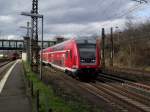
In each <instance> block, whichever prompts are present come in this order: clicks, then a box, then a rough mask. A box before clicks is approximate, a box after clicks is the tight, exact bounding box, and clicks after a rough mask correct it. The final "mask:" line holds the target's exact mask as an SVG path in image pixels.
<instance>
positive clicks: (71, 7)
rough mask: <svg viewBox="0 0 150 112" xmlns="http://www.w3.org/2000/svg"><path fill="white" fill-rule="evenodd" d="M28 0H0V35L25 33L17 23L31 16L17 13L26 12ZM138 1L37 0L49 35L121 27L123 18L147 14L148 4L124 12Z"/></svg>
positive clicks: (17, 35) (28, 8)
mask: <svg viewBox="0 0 150 112" xmlns="http://www.w3.org/2000/svg"><path fill="white" fill-rule="evenodd" d="M31 4H32V0H0V35H1V38H2V36H5V37H7V38H9V39H12V38H17V39H18V38H21V36H23V35H25V34H26V31H25V30H24V29H20V28H19V26H24V25H26V22H27V21H30V18H29V17H23V16H21V15H20V13H21V12H22V11H27V12H29V11H30V10H31ZM137 5H138V4H137V3H135V2H133V1H131V0H39V13H40V14H43V15H44V35H45V38H46V39H49V38H50V37H51V36H53V35H65V36H72V35H84V34H100V29H101V28H102V27H105V28H107V29H108V28H109V27H111V26H113V27H115V26H119V27H120V28H121V29H122V28H123V27H124V22H125V21H126V18H132V19H134V20H136V21H138V20H141V18H142V19H143V18H149V17H150V7H149V5H150V4H148V5H143V6H141V7H139V8H137V9H136V10H135V11H133V12H132V13H130V14H127V13H128V12H129V11H131V10H132V9H133V8H135V7H136V6H137ZM137 7H138V6H137ZM124 14H125V16H123V15H124ZM39 24H40V22H39ZM39 28H40V26H39Z"/></svg>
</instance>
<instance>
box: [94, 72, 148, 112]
mask: <svg viewBox="0 0 150 112" xmlns="http://www.w3.org/2000/svg"><path fill="white" fill-rule="evenodd" d="M92 85H93V84H92ZM94 86H95V87H97V88H99V89H101V90H103V91H105V92H106V94H111V96H113V97H116V98H118V99H120V100H122V102H124V103H126V104H128V105H132V107H134V108H136V109H137V110H140V111H143V112H150V103H149V102H150V96H146V95H145V93H146V94H150V91H149V86H147V85H143V84H140V83H137V82H132V81H128V80H124V79H121V78H117V77H113V76H109V75H106V74H101V76H100V77H99V79H98V82H97V84H94ZM129 88H130V89H129ZM132 88H134V89H136V90H138V91H141V92H137V91H135V90H133V89H132ZM126 104H124V105H126Z"/></svg>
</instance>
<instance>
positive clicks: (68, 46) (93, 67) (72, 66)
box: [42, 39, 100, 76]
mask: <svg viewBox="0 0 150 112" xmlns="http://www.w3.org/2000/svg"><path fill="white" fill-rule="evenodd" d="M42 58H43V59H42V61H43V63H45V64H50V65H51V66H53V67H56V68H58V69H61V70H63V71H65V72H67V73H72V74H74V75H77V76H85V75H87V76H89V75H90V76H96V75H97V73H98V70H99V68H100V44H99V42H98V41H97V40H96V39H70V40H67V41H64V42H62V43H59V44H57V45H55V46H52V47H48V48H46V49H44V50H43V53H42Z"/></svg>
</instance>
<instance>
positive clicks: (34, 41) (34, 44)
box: [30, 0, 39, 71]
mask: <svg viewBox="0 0 150 112" xmlns="http://www.w3.org/2000/svg"><path fill="white" fill-rule="evenodd" d="M31 14H38V0H33V1H32V10H31ZM31 25H32V26H31V27H32V29H31V39H30V42H31V49H30V54H31V57H32V59H31V66H32V65H33V66H34V65H35V66H38V52H39V48H38V17H36V16H32V17H31ZM35 69H36V71H37V70H38V67H36V68H35Z"/></svg>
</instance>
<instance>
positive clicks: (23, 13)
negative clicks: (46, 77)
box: [21, 12, 44, 79]
mask: <svg viewBox="0 0 150 112" xmlns="http://www.w3.org/2000/svg"><path fill="white" fill-rule="evenodd" d="M21 15H23V16H29V17H37V18H41V19H42V38H41V51H40V55H41V58H40V79H42V53H43V26H44V16H43V15H41V14H34V13H28V12H21ZM32 28H33V27H31V29H32ZM30 40H31V39H30Z"/></svg>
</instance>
